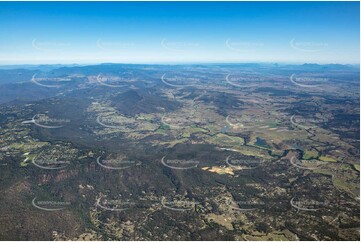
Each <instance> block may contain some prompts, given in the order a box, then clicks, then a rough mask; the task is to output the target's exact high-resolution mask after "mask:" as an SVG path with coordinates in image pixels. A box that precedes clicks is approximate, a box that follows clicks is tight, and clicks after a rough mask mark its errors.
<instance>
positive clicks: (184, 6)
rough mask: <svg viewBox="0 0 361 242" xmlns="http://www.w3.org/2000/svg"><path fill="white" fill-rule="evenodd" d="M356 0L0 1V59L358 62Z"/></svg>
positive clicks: (13, 61)
mask: <svg viewBox="0 0 361 242" xmlns="http://www.w3.org/2000/svg"><path fill="white" fill-rule="evenodd" d="M359 53H360V6H359V2H0V64H2V65H9V64H70V63H77V64H90V63H104V62H108V63H109V62H113V63H144V64H153V63H159V64H167V63H169V64H172V63H245V62H272V63H274V62H277V63H319V64H325V63H340V64H358V63H360V54H359Z"/></svg>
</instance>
